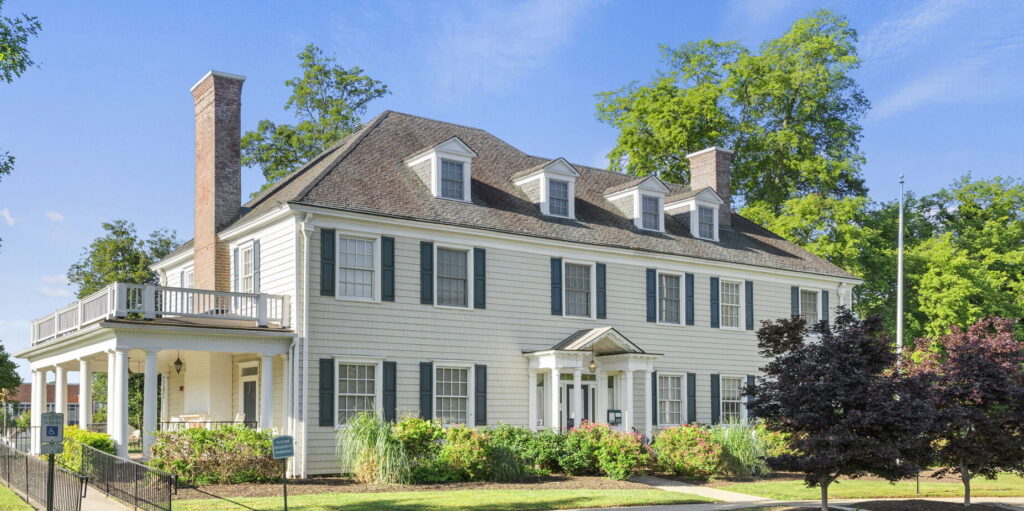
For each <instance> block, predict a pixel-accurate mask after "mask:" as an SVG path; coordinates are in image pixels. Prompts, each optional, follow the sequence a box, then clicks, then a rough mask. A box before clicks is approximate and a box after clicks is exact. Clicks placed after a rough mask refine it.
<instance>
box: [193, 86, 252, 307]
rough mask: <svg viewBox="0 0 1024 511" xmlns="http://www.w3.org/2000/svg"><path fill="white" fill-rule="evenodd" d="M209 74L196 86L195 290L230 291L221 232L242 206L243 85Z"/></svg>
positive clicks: (229, 272) (226, 247) (225, 245)
mask: <svg viewBox="0 0 1024 511" xmlns="http://www.w3.org/2000/svg"><path fill="white" fill-rule="evenodd" d="M244 81H245V77H244V76H238V75H232V74H228V73H221V72H219V71H210V72H208V73H206V75H204V76H203V77H202V78H201V79H200V80H199V81H198V82H196V84H195V85H193V86H192V89H191V91H192V100H193V102H194V103H195V116H196V192H195V239H194V243H195V246H194V258H195V259H194V263H193V270H194V272H195V274H194V275H195V286H196V288H199V289H212V290H216V291H230V290H231V257H230V254H229V253H228V246H227V243H225V242H223V241H221V240H220V238H219V237H218V236H217V231H219V230H220V229H222V228H224V227H226V226H227V225H228V224H229V223H231V222H232V221H233V220H235V219H236V218H237V217H238V213H239V210H240V209H241V204H242V165H241V145H240V144H241V140H240V139H241V133H242V123H241V120H242V116H241V112H242V82H244Z"/></svg>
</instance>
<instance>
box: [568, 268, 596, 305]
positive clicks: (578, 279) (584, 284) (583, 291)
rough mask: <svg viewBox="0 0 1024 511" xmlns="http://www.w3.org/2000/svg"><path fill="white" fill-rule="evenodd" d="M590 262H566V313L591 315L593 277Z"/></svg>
mask: <svg viewBox="0 0 1024 511" xmlns="http://www.w3.org/2000/svg"><path fill="white" fill-rule="evenodd" d="M590 268H591V266H590V265H588V264H574V263H566V264H565V315H566V316H579V317H586V318H589V317H590V296H591V289H590V285H591V279H590Z"/></svg>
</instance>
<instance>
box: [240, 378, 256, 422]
mask: <svg viewBox="0 0 1024 511" xmlns="http://www.w3.org/2000/svg"><path fill="white" fill-rule="evenodd" d="M242 413H243V414H244V415H245V422H249V423H252V422H256V382H254V381H246V382H242Z"/></svg>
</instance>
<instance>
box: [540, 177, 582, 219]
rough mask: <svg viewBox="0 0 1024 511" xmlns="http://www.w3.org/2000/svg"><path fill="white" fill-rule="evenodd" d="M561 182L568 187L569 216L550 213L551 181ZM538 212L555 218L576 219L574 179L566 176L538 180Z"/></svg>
mask: <svg viewBox="0 0 1024 511" xmlns="http://www.w3.org/2000/svg"><path fill="white" fill-rule="evenodd" d="M552 180H555V181H561V182H563V183H566V184H567V185H568V189H569V196H568V199H569V200H568V202H569V209H568V211H569V214H568V215H556V214H554V213H552V212H551V181H552ZM540 194H541V195H540V212H541V213H543V214H545V215H548V216H553V217H556V218H569V219H573V220H575V219H576V179H575V178H571V177H567V176H561V175H558V176H544V177H542V178H541V180H540Z"/></svg>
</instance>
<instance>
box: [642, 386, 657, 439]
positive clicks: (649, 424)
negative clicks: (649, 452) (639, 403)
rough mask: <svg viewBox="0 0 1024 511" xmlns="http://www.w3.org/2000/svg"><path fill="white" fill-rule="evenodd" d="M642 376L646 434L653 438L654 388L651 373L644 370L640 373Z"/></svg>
mask: <svg viewBox="0 0 1024 511" xmlns="http://www.w3.org/2000/svg"><path fill="white" fill-rule="evenodd" d="M640 374H641V376H642V377H643V379H644V434H645V435H647V438H650V437H651V433H653V432H654V414H653V413H652V412H653V411H654V408H653V407H652V406H651V404H652V403H653V399H654V396H652V395H651V391H652V390H653V386H652V385H651V371H649V370H647V369H644V370H643V371H640Z"/></svg>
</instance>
